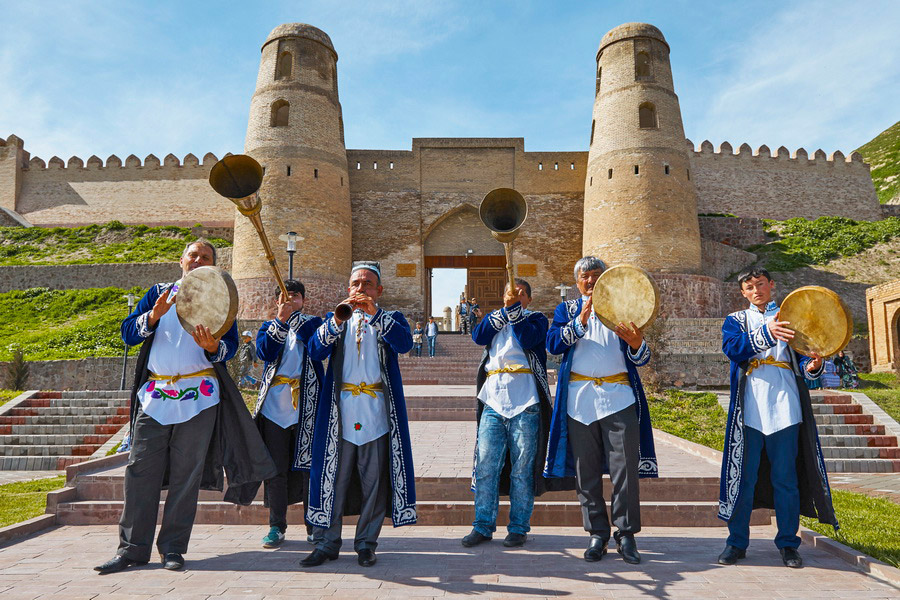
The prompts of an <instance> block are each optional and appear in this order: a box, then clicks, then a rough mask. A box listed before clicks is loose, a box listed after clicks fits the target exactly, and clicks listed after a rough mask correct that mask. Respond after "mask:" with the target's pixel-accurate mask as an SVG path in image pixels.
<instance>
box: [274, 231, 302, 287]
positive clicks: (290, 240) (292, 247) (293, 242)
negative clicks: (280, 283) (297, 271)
mask: <svg viewBox="0 0 900 600" xmlns="http://www.w3.org/2000/svg"><path fill="white" fill-rule="evenodd" d="M278 239H279V240H282V241H285V242H287V253H288V279H293V278H294V252H296V251H297V242H302V241H303V238H302V237H300V236H299V235H297V232H296V231H288V232H287V233H286V234H284V235H280V236H278Z"/></svg>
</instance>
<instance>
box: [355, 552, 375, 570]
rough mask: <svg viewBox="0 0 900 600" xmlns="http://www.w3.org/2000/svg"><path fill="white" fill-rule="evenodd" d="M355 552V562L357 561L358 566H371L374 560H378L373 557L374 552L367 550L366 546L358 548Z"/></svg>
mask: <svg viewBox="0 0 900 600" xmlns="http://www.w3.org/2000/svg"><path fill="white" fill-rule="evenodd" d="M356 554H357V557H356V562H358V563H359V566H361V567H371V566H372V565H374V564H375V561H377V560H378V559H377V558H375V552H374V551H373V550H369V549H368V548H365V549H363V550H360V551H359V552H357V553H356Z"/></svg>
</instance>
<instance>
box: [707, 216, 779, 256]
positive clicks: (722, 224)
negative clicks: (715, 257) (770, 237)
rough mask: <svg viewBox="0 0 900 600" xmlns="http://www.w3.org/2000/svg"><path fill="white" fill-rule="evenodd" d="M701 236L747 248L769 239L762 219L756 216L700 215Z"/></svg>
mask: <svg viewBox="0 0 900 600" xmlns="http://www.w3.org/2000/svg"><path fill="white" fill-rule="evenodd" d="M698 219H699V221H700V237H701V238H705V239H707V240H712V241H714V242H719V243H722V244H728V245H729V246H734V247H735V248H742V249H745V250H746V249H747V248H749V247H750V246H755V245H757V244H764V243H765V242H766V241H767V238H766V232H765V230H764V229H763V225H762V220H761V219H757V218H754V217H705V216H702V215H701V216H700V217H698Z"/></svg>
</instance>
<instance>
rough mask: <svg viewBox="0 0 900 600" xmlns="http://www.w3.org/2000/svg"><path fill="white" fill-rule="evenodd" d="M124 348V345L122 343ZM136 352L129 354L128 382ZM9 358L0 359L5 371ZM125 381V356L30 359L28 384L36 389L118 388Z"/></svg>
mask: <svg viewBox="0 0 900 600" xmlns="http://www.w3.org/2000/svg"><path fill="white" fill-rule="evenodd" d="M123 351H124V346H123ZM136 359H137V357H136V356H129V357H128V368H127V371H126V376H125V386H126V388H128V389H130V388H131V384H132V381H133V379H134V365H135V360H136ZM7 365H9V363H8V362H0V373H5V372H6V368H7ZM121 381H122V357H121V356H120V357H119V358H86V359H83V360H36V361H29V362H28V384H27V387H28V388H29V389H33V390H117V389H119V385H120V383H121Z"/></svg>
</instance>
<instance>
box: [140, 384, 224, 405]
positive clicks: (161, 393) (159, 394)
mask: <svg viewBox="0 0 900 600" xmlns="http://www.w3.org/2000/svg"><path fill="white" fill-rule="evenodd" d="M147 391H148V392H149V393H150V397H151V398H153V399H155V400H158V399H160V398H162V399H163V400H197V399H198V398H199V397H200V395H201V394H202V395H204V396H212V394H213V392H214V391H215V388H214V387H213V384H212V382H211V381H210V380H209V379H203V380H202V381H201V382H200V385H198V386H196V387H190V388H186V389H184V390H178V389H172V390H169V389H165V388H163V389H157V388H156V382H155V381H151V382H150V383H149V384H148V385H147Z"/></svg>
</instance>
